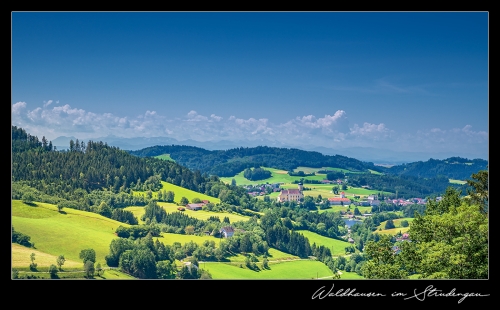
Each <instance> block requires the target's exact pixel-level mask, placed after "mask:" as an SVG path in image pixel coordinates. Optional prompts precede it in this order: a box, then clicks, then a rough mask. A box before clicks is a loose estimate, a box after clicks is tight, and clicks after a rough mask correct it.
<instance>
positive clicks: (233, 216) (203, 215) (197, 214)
mask: <svg viewBox="0 0 500 310" xmlns="http://www.w3.org/2000/svg"><path fill="white" fill-rule="evenodd" d="M158 205H159V206H160V207H162V208H163V209H165V211H166V212H167V213H172V212H182V213H184V214H186V215H188V216H190V217H194V218H196V219H199V220H207V219H208V218H209V217H211V216H218V217H219V219H220V220H221V221H222V220H223V219H224V217H226V216H227V217H228V218H229V221H230V222H231V223H233V222H238V221H248V220H249V219H250V217H249V216H243V215H240V214H237V213H229V212H213V211H205V210H198V211H193V210H187V209H186V210H184V211H179V210H177V208H178V207H179V206H177V205H176V204H174V203H168V202H158ZM124 210H127V211H130V212H132V213H133V214H134V215H135V216H136V217H137V220H138V221H139V223H140V224H142V223H143V221H141V217H142V216H143V215H144V207H136V206H130V207H126V208H124Z"/></svg>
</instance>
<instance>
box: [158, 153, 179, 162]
mask: <svg viewBox="0 0 500 310" xmlns="http://www.w3.org/2000/svg"><path fill="white" fill-rule="evenodd" d="M155 158H158V159H163V160H169V161H173V162H175V160H174V159H173V158H172V157H170V154H162V155H158V156H155Z"/></svg>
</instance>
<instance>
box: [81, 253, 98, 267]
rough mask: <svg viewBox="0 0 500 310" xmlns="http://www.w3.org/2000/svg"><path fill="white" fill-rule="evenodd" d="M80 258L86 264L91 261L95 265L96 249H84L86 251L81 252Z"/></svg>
mask: <svg viewBox="0 0 500 310" xmlns="http://www.w3.org/2000/svg"><path fill="white" fill-rule="evenodd" d="M80 258H81V259H83V263H84V264H85V263H86V262H87V261H91V262H92V263H95V251H94V249H84V250H81V252H80ZM92 266H93V265H92Z"/></svg>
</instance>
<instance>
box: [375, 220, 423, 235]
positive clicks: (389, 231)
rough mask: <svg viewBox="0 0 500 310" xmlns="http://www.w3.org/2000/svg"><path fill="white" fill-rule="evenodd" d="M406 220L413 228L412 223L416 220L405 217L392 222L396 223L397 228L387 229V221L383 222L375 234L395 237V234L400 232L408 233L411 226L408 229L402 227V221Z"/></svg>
mask: <svg viewBox="0 0 500 310" xmlns="http://www.w3.org/2000/svg"><path fill="white" fill-rule="evenodd" d="M404 220H407V221H408V223H409V224H410V226H411V222H412V221H413V220H414V218H412V217H404V218H400V219H394V220H392V221H393V222H394V226H396V228H391V229H385V228H384V227H385V224H386V223H387V221H383V222H382V223H380V225H379V226H378V227H377V230H376V231H375V232H377V233H381V234H390V235H395V234H397V233H398V232H400V231H401V233H405V232H407V231H408V230H409V229H410V226H408V227H402V226H401V221H404ZM379 229H382V230H379Z"/></svg>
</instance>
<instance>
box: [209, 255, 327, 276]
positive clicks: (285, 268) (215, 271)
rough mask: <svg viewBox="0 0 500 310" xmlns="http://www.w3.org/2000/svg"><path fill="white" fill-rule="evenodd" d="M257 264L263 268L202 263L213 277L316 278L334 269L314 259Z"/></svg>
mask: <svg viewBox="0 0 500 310" xmlns="http://www.w3.org/2000/svg"><path fill="white" fill-rule="evenodd" d="M243 266H245V264H244V263H243ZM257 266H258V267H259V268H261V269H260V271H253V270H251V269H248V268H246V267H244V268H240V267H239V264H236V265H234V264H226V263H209V262H207V263H204V264H201V267H202V268H203V269H207V270H208V271H209V272H210V274H212V278H213V279H316V278H324V277H325V278H326V277H331V276H332V271H331V270H330V269H328V267H327V266H326V265H325V264H323V263H322V262H320V261H314V260H295V261H280V262H272V261H271V262H270V263H269V269H262V263H261V262H259V263H257Z"/></svg>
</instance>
